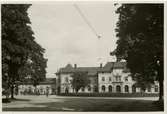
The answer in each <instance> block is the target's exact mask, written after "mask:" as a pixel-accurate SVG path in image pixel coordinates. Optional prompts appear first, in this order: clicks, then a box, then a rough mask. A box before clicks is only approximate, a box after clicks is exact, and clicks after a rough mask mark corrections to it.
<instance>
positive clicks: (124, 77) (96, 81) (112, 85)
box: [56, 62, 159, 93]
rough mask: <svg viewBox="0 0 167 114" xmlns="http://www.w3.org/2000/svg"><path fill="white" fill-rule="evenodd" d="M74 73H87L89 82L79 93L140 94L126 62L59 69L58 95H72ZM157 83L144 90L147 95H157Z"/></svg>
mask: <svg viewBox="0 0 167 114" xmlns="http://www.w3.org/2000/svg"><path fill="white" fill-rule="evenodd" d="M74 72H87V73H88V77H89V80H90V84H88V85H87V86H86V87H85V88H81V89H80V90H79V91H78V92H79V93H94V92H99V93H109V92H110V93H136V92H141V89H140V87H137V86H136V84H135V83H136V82H135V81H134V80H133V79H132V77H131V73H130V71H129V69H127V67H126V62H108V63H106V64H105V65H104V67H103V66H102V65H100V66H99V67H77V65H74V67H73V66H72V65H71V64H68V65H66V67H64V68H61V69H60V70H59V71H58V72H57V73H56V74H57V75H58V79H59V89H60V90H59V91H60V93H73V92H75V90H74V89H73V87H72V84H71V81H72V77H71V75H72V74H73V73H74ZM158 88H159V84H158V82H155V84H153V85H151V86H150V87H149V88H146V90H145V92H147V93H158V92H159V90H158Z"/></svg>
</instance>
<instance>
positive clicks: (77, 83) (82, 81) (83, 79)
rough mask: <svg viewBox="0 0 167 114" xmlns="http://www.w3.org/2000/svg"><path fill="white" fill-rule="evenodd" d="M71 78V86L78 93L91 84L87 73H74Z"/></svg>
mask: <svg viewBox="0 0 167 114" xmlns="http://www.w3.org/2000/svg"><path fill="white" fill-rule="evenodd" d="M71 77H72V78H73V79H72V81H71V84H72V86H73V88H74V89H75V91H76V93H77V92H78V91H79V89H81V88H82V87H83V88H85V87H86V86H88V84H89V79H88V74H87V72H74V73H73V74H72V75H71Z"/></svg>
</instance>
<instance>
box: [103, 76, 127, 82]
mask: <svg viewBox="0 0 167 114" xmlns="http://www.w3.org/2000/svg"><path fill="white" fill-rule="evenodd" d="M102 81H105V77H102ZM109 81H112V78H111V77H109ZM115 81H117V82H120V81H121V76H115ZM125 81H128V78H127V77H126V78H125Z"/></svg>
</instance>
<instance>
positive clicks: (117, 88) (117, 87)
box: [116, 85, 121, 93]
mask: <svg viewBox="0 0 167 114" xmlns="http://www.w3.org/2000/svg"><path fill="white" fill-rule="evenodd" d="M116 92H118V93H120V92H121V86H120V85H117V86H116Z"/></svg>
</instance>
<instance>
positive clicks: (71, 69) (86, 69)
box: [59, 62, 126, 75]
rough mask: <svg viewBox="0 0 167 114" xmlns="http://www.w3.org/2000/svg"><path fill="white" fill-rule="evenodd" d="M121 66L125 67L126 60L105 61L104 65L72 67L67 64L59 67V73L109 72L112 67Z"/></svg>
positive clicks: (89, 73)
mask: <svg viewBox="0 0 167 114" xmlns="http://www.w3.org/2000/svg"><path fill="white" fill-rule="evenodd" d="M116 68H122V69H126V62H107V63H106V65H105V66H104V67H102V68H101V67H77V68H74V67H72V65H70V64H68V65H66V67H64V68H61V69H60V70H59V73H73V72H88V75H96V74H97V72H111V71H112V69H116Z"/></svg>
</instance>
